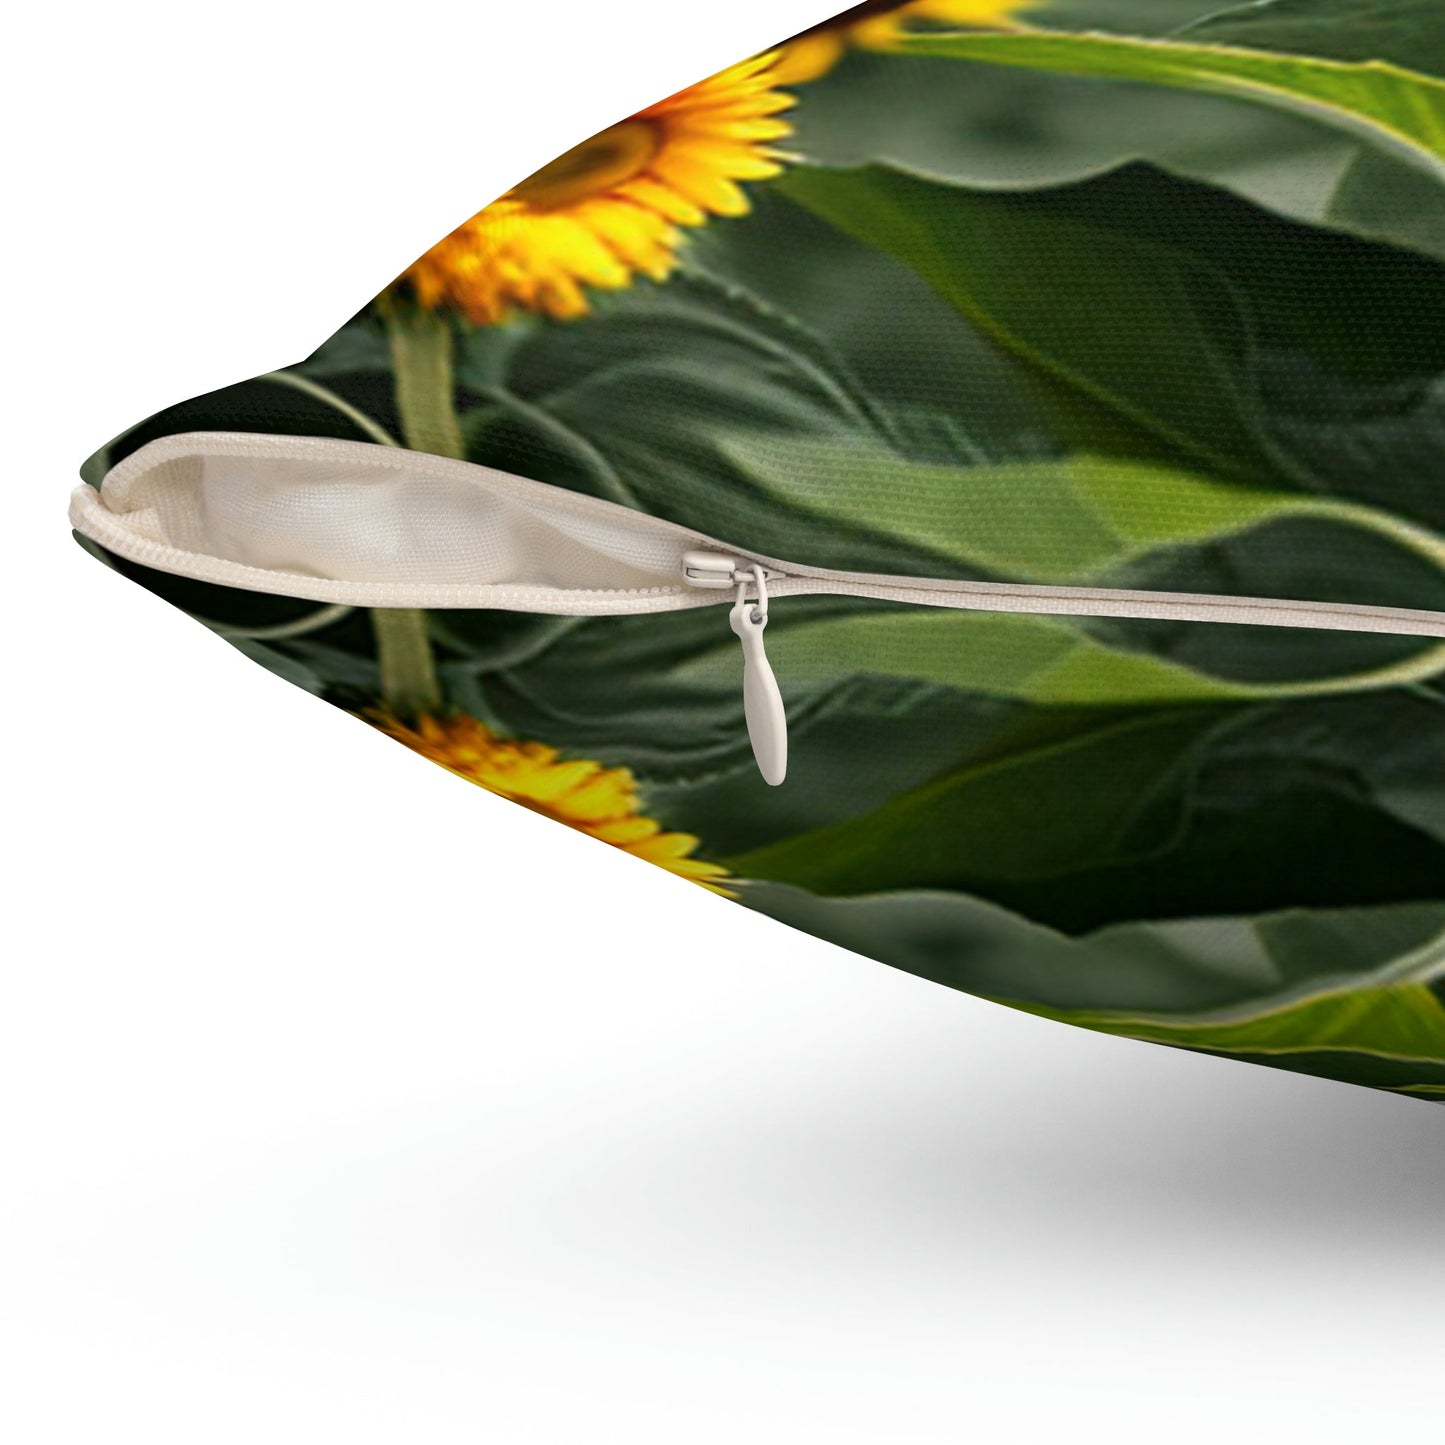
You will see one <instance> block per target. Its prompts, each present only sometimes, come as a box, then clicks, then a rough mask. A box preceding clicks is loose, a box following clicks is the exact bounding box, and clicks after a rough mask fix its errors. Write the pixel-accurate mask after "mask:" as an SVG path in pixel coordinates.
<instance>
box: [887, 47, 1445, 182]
mask: <svg viewBox="0 0 1445 1445" xmlns="http://www.w3.org/2000/svg"><path fill="white" fill-rule="evenodd" d="M1331 23H1333V24H1335V25H1338V23H1339V22H1338V20H1336V21H1334V22H1329V21H1328V20H1321V21H1320V22H1319V23H1318V24H1316V25H1315V26H1314V27H1313V28H1314V30H1315V34H1316V37H1317V38H1318V36H1319V33H1320V32H1321V31H1322V30H1326V29H1328V28H1329V26H1330V24H1331ZM1437 28H1438V27H1437ZM1248 33H1249V31H1248V28H1247V27H1246V26H1243V25H1236V26H1235V27H1233V28H1229V29H1226V28H1225V27H1224V25H1223V24H1222V23H1221V25H1220V28H1219V29H1218V30H1215V31H1213V32H1212V33H1211V32H1210V31H1209V30H1208V29H1206V28H1204V27H1200V28H1197V29H1195V30H1194V31H1192V32H1188V33H1187V35H1186V37H1185V38H1184V39H1173V40H1143V39H1134V38H1129V37H1122V36H1110V35H1064V34H1051V33H1046V32H1043V31H1025V32H1018V33H1014V34H986V33H981V32H980V33H964V34H956V35H954V34H949V35H919V36H911V37H908V38H907V39H905V40H903V41H901V42H900V44H899V49H900V50H901V51H902V53H903V54H906V55H919V56H934V57H940V58H951V59H958V60H972V61H978V62H982V63H984V64H991V65H1007V66H1016V67H1021V68H1024V69H1027V70H1031V71H1054V72H1058V73H1062V74H1066V75H1077V76H1089V77H1094V78H1097V79H1103V80H1122V81H1136V82H1138V83H1140V84H1142V85H1158V86H1167V87H1170V88H1173V89H1179V90H1194V91H1203V92H1205V93H1207V94H1213V95H1226V96H1233V97H1237V98H1239V99H1242V100H1249V101H1254V102H1257V103H1259V104H1261V105H1265V106H1270V107H1274V108H1277V109H1281V110H1284V111H1287V112H1290V113H1292V114H1300V115H1305V116H1308V117H1310V118H1312V119H1317V120H1319V121H1321V122H1323V123H1324V124H1326V125H1331V126H1335V127H1338V128H1339V129H1341V130H1343V131H1345V132H1346V133H1348V134H1351V135H1355V136H1358V137H1359V138H1361V139H1363V140H1366V141H1368V142H1369V143H1371V144H1373V145H1377V146H1379V147H1380V148H1381V149H1382V150H1385V151H1387V152H1388V153H1390V154H1393V155H1397V156H1399V157H1400V158H1401V159H1403V160H1406V161H1409V162H1410V163H1411V164H1414V165H1417V166H1419V167H1420V168H1421V169H1422V170H1425V171H1426V172H1427V173H1429V174H1431V175H1434V176H1435V177H1436V178H1437V179H1440V180H1442V181H1445V83H1442V82H1441V81H1439V80H1437V79H1435V78H1434V77H1432V76H1428V75H1423V74H1420V73H1418V72H1417V71H1414V70H1407V69H1405V68H1403V67H1402V66H1400V65H1394V64H1390V63H1388V62H1386V61H1382V60H1368V61H1364V62H1360V61H1353V60H1351V61H1340V60H1332V59H1319V58H1316V57H1314V56H1312V55H1308V54H1303V55H1297V54H1282V53H1277V52H1275V51H1271V50H1249V49H1243V48H1234V47H1233V46H1232V45H1230V44H1227V43H1225V38H1224V37H1226V36H1231V37H1233V38H1234V39H1236V40H1237V39H1238V38H1239V36H1240V35H1241V34H1244V35H1245V36H1246V37H1247V36H1248ZM1190 41H1195V42H1207V43H1189V42H1190ZM1367 43H1368V42H1367Z"/></svg>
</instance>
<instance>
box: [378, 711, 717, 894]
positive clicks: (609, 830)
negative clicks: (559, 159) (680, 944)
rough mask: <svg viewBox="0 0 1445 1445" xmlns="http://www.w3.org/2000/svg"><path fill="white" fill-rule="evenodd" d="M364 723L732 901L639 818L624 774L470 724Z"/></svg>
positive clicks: (684, 839) (687, 855) (689, 848)
mask: <svg viewBox="0 0 1445 1445" xmlns="http://www.w3.org/2000/svg"><path fill="white" fill-rule="evenodd" d="M367 721H368V722H370V723H371V724H372V725H373V726H374V727H377V728H379V729H380V730H381V731H382V732H384V733H386V734H387V735H388V736H389V737H392V738H395V739H396V740H397V741H398V742H400V743H404V744H405V745H406V746H407V747H409V748H411V749H412V751H413V752H418V753H420V754H421V755H422V756H423V757H425V758H430V759H431V761H432V762H434V763H439V764H441V766H442V767H444V768H447V769H449V770H450V771H451V772H454V773H456V774H457V776H458V777H463V778H466V779H467V780H468V781H469V782H472V783H475V784H476V785H477V786H478V787H482V788H486V789H487V790H488V791H489V792H493V793H498V794H500V795H501V796H502V797H504V798H510V799H511V800H512V801H513V802H516V803H521V804H522V805H523V806H525V807H528V808H531V809H533V810H534V811H535V812H539V813H542V814H544V815H545V816H547V817H549V818H553V819H555V820H556V821H557V822H559V823H566V824H567V825H568V827H571V828H575V829H577V830H578V831H579V832H582V833H586V834H588V835H589V836H590V837H593V838H596V839H597V840H598V841H599V842H602V843H607V844H609V845H610V846H612V847H614V848H618V849H620V850H621V851H622V852H624V853H630V854H631V855H632V856H633V857H635V858H641V859H644V860H645V861H646V862H649V863H654V864H656V865H657V866H659V867H661V868H665V869H667V871H668V872H670V873H676V874H677V875H678V876H679V877H680V878H687V879H689V880H690V881H692V882H694V883H697V884H698V885H699V886H700V887H703V888H706V889H708V891H709V892H712V893H720V894H722V895H723V896H724V897H726V898H731V897H735V896H736V895H735V894H733V893H731V892H730V891H729V890H728V889H726V888H723V887H719V886H717V884H716V881H715V880H718V879H725V878H728V877H729V876H730V875H729V873H728V870H727V869H726V868H724V867H723V866H722V865H721V864H719V863H710V862H708V861H707V860H706V859H702V858H695V857H694V856H693V853H694V851H695V850H696V848H697V846H698V840H697V839H696V838H694V837H693V836H692V835H691V834H689V833H670V832H667V831H665V830H664V828H663V826H662V824H661V823H659V822H658V821H657V819H656V818H650V817H648V816H647V814H646V813H644V812H643V811H642V800H641V797H640V795H639V792H638V787H637V780H636V779H635V778H634V777H633V775H632V773H631V772H630V771H629V770H628V769H627V768H609V767H604V766H603V765H602V764H601V763H599V762H595V761H593V760H592V759H590V758H565V759H564V758H562V757H561V756H560V754H559V753H558V752H557V750H556V749H555V748H551V747H548V746H547V745H546V744H544V743H538V742H515V741H510V740H508V739H505V738H499V737H497V736H496V735H495V734H494V733H493V732H492V731H491V730H490V729H489V728H488V727H487V726H486V725H485V724H484V723H482V722H480V721H478V720H477V719H476V718H472V717H461V716H458V717H450V718H439V717H429V716H428V717H421V718H418V719H416V720H415V721H414V722H411V723H406V722H402V721H401V720H400V719H399V718H397V717H395V716H393V715H392V714H391V713H388V712H375V713H371V714H369V715H368V716H367Z"/></svg>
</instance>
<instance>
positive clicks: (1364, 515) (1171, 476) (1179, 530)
mask: <svg viewBox="0 0 1445 1445" xmlns="http://www.w3.org/2000/svg"><path fill="white" fill-rule="evenodd" d="M728 450H729V452H730V454H731V455H732V456H733V458H734V459H735V460H736V461H737V463H738V464H739V466H740V467H742V468H743V469H744V470H745V472H746V474H747V476H748V477H749V479H750V480H752V481H753V482H755V484H756V485H758V486H759V487H761V488H763V489H764V490H766V491H768V492H770V493H772V494H773V495H775V496H777V497H778V499H779V500H780V501H782V502H785V503H787V504H788V505H790V506H795V507H796V506H802V507H806V508H807V509H808V510H809V511H811V512H815V513H817V514H819V515H821V516H826V517H831V518H836V519H838V520H840V521H845V522H849V523H852V524H853V525H855V526H856V525H861V526H865V527H867V528H869V529H870V530H871V531H874V532H877V533H880V534H885V535H888V536H892V537H896V538H897V539H898V540H899V541H903V542H909V543H912V544H914V545H916V546H919V547H926V548H931V549H932V550H934V551H937V552H939V553H941V554H942V555H944V556H946V557H949V558H950V559H952V560H954V561H956V562H958V563H959V564H960V567H961V568H962V569H963V570H962V574H961V575H964V576H978V575H980V574H982V575H993V576H996V577H1008V578H1012V579H1015V580H1019V581H1029V582H1047V583H1055V584H1057V583H1069V582H1088V581H1093V582H1098V581H1101V580H1103V579H1104V578H1105V577H1106V576H1107V574H1108V573H1110V572H1116V571H1117V570H1118V569H1119V568H1121V567H1124V566H1126V565H1128V564H1129V563H1131V562H1133V561H1136V560H1137V559H1139V558H1141V557H1143V556H1145V555H1147V554H1148V553H1150V552H1152V551H1154V550H1157V549H1159V548H1162V547H1180V546H1190V545H1197V544H1200V543H1203V542H1207V541H1217V540H1219V539H1221V538H1223V537H1226V536H1229V535H1231V534H1234V533H1238V532H1243V531H1246V530H1248V529H1250V528H1253V527H1258V526H1261V525H1263V524H1264V523H1266V522H1272V521H1275V522H1277V521H1285V520H1299V519H1303V518H1311V519H1314V520H1318V521H1329V522H1335V523H1339V524H1340V525H1342V526H1350V527H1357V528H1361V529H1363V530H1365V531H1367V532H1371V533H1374V534H1376V535H1378V536H1381V537H1384V538H1386V539H1388V540H1389V541H1390V542H1392V543H1394V544H1395V545H1397V546H1399V547H1401V548H1403V549H1404V550H1406V551H1408V552H1412V553H1414V554H1416V555H1417V556H1420V557H1422V558H1425V559H1426V560H1427V561H1429V562H1430V563H1431V564H1433V565H1434V566H1436V567H1439V568H1441V569H1442V571H1445V539H1441V538H1439V537H1437V536H1435V535H1434V534H1433V533H1432V532H1430V531H1428V530H1426V529H1425V528H1422V527H1415V526H1412V525H1410V524H1409V523H1407V522H1403V521H1401V520H1400V519H1398V518H1396V517H1393V516H1390V515H1389V514H1387V513H1384V512H1379V511H1375V510H1373V509H1371V508H1367V507H1360V506H1355V505H1352V504H1349V503H1343V502H1334V501H1329V500H1324V499H1320V498H1317V497H1311V496H1307V495H1301V494H1300V493H1292V492H1275V491H1266V490H1255V489H1252V488H1245V487H1239V486H1231V485H1229V484H1227V483H1222V482H1216V481H1212V480H1210V479H1209V478H1206V477H1202V476H1197V475H1194V474H1191V473H1187V472H1183V471H1178V470H1175V469H1170V468H1165V467H1160V466H1153V465H1148V464H1143V463H1136V462H1130V461H1124V460H1116V459H1112V458H1106V457H1091V456H1084V455H1078V456H1072V457H1059V458H1051V459H1048V460H1042V461H1024V462H1005V463H997V464H994V465H980V466H971V467H951V466H941V465H930V464H927V463H921V462H913V461H909V460H907V459H905V458H902V457H899V456H897V455H896V454H893V455H890V454H888V453H886V452H883V451H881V450H879V449H869V448H867V447H861V446H853V447H840V446H838V445H836V444H830V443H827V442H824V443H821V444H817V443H811V442H806V441H803V442H789V441H785V440H770V441H768V442H767V443H766V444H764V443H761V442H759V441H755V440H744V439H738V440H735V441H732V442H730V443H729V445H728Z"/></svg>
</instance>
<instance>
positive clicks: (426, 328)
mask: <svg viewBox="0 0 1445 1445" xmlns="http://www.w3.org/2000/svg"><path fill="white" fill-rule="evenodd" d="M384 314H385V316H386V331H387V338H388V340H389V341H390V343H391V367H392V372H393V374H394V375H395V377H396V408H397V411H398V412H399V413H400V414H401V434H402V437H403V439H404V440H405V442H406V444H407V446H409V447H410V448H411V449H412V450H413V451H415V452H431V453H432V454H433V455H435V456H439V457H457V458H461V457H464V456H465V455H466V448H465V447H464V446H463V444H462V429H461V426H460V424H459V423H458V421H457V408H456V395H455V386H456V383H455V381H454V379H453V375H452V329H451V323H450V322H449V321H448V320H447V318H446V317H444V316H438V315H437V314H436V313H435V312H432V311H424V310H423V309H422V308H421V307H420V306H404V305H401V304H399V303H397V302H395V301H393V302H391V303H390V304H389V305H388V306H387V308H386V311H385V313H384Z"/></svg>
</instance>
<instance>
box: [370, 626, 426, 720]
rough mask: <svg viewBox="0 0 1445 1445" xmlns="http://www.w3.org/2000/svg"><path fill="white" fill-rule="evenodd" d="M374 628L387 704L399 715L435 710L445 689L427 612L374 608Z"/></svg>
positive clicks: (408, 715)
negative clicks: (430, 632) (435, 655)
mask: <svg viewBox="0 0 1445 1445" xmlns="http://www.w3.org/2000/svg"><path fill="white" fill-rule="evenodd" d="M371 627H372V631H373V632H374V633H375V635H376V661H377V665H378V666H379V667H380V669H381V695H382V698H383V699H384V700H385V702H386V705H387V707H389V708H390V709H391V711H392V712H394V713H395V714H396V715H397V717H400V718H414V717H418V716H420V715H421V714H423V713H434V712H436V711H437V710H438V709H439V708H440V707H441V702H442V690H441V684H440V682H438V680H437V669H436V661H435V659H434V658H433V657H432V650H431V641H430V640H429V639H428V637H427V628H426V613H425V612H424V611H423V610H422V609H421V608H420V607H373V608H372V609H371Z"/></svg>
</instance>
